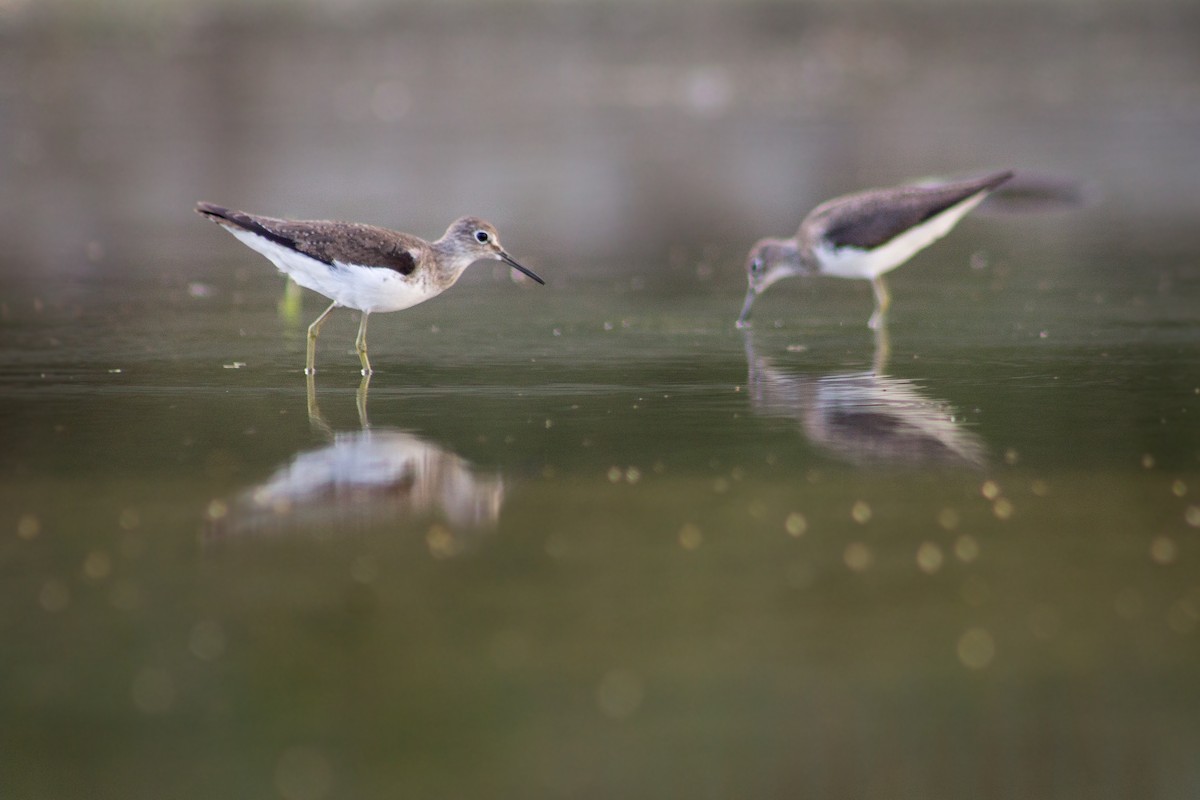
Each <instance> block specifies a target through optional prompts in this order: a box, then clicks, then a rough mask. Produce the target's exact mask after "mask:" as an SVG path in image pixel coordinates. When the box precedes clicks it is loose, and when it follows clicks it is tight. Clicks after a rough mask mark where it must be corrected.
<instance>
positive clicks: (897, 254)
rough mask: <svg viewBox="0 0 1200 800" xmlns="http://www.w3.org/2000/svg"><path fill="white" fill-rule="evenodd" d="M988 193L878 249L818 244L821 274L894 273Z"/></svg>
mask: <svg viewBox="0 0 1200 800" xmlns="http://www.w3.org/2000/svg"><path fill="white" fill-rule="evenodd" d="M986 196H987V192H980V193H979V194H974V195H971V196H970V197H968V198H967V199H966V200H964V201H962V202H961V203H959V204H958V205H956V206H951V207H950V208H948V209H946V210H945V211H943V212H942V213H940V214H938V215H936V216H933V217H930V218H929V219H927V220H925V221H924V222H922V223H921V224H920V225H915V226H913V227H911V228H909V229H908V230H906V231H905V232H904V233H902V234H900V235H899V236H895V237H893V238H892V239H891V240H890V241H888V242H886V243H884V244H882V245H880V246H879V247H876V248H875V249H874V250H863V249H861V248H858V247H828V246H820V247H816V248H814V252H815V254H816V256H817V260H818V261H819V262H820V264H821V274H822V275H830V276H832V277H835V278H858V279H871V278H876V277H878V276H880V275H882V274H884V273H885V272H890V271H891V270H894V269H895V268H896V267H898V266H900V265H901V264H903V263H904V262H905V261H908V260H909V259H910V258H912V257H913V256H915V255H916V254H917V253H919V252H920V251H922V250H924V249H925V248H926V247H928V246H929V245H931V244H933V243H934V242H936V241H937V240H938V239H941V238H942V237H943V236H945V235H946V234H947V233H949V232H950V231H951V230H953V228H954V226H955V225H957V224H958V221H959V220H960V219H962V218H963V216H964V215H965V214H966V213H967V212H968V211H970V210H971V209H973V208H974V207H975V206H977V205H979V203H980V202H981V201H982V200H983V198H984V197H986Z"/></svg>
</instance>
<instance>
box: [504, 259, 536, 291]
mask: <svg viewBox="0 0 1200 800" xmlns="http://www.w3.org/2000/svg"><path fill="white" fill-rule="evenodd" d="M500 260H501V261H503V262H504V263H505V264H508V265H509V266H510V267H512V268H513V269H515V270H517V271H518V272H522V273H524V274H526V275H528V276H529V277H531V278H533V279H534V280H535V281H537V282H538V283H540V284H541V285H542V286H545V285H546V282H545V281H544V280H542V279H541V278H539V277H538V276H537V275H535V274H534V272H533V270H530V269H525V267H522V266H521V265H520V264H518V263H517V262H516V260H515V259H514V258H513V257H512V256H510V255H509V254H508V253H503V252H502V253H500Z"/></svg>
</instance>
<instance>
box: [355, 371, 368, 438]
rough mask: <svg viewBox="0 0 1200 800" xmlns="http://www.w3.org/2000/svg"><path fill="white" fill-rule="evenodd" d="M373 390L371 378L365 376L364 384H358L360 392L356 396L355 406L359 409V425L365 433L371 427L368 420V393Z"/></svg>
mask: <svg viewBox="0 0 1200 800" xmlns="http://www.w3.org/2000/svg"><path fill="white" fill-rule="evenodd" d="M370 388H371V376H370V375H363V379H362V383H360V384H358V392H357V393H356V394H355V397H354V400H355V405H356V406H357V407H358V424H359V427H361V428H362V429H363V430H364V431H365V430H366V429H367V428H370V427H371V421H370V420H369V419H368V418H367V391H368V390H370Z"/></svg>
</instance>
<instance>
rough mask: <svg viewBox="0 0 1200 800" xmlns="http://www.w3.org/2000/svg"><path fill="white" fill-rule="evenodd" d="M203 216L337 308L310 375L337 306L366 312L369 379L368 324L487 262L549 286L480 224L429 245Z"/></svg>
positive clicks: (324, 227) (357, 231)
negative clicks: (379, 314)
mask: <svg viewBox="0 0 1200 800" xmlns="http://www.w3.org/2000/svg"><path fill="white" fill-rule="evenodd" d="M196 211H197V212H199V213H200V214H202V215H204V216H205V217H208V218H209V219H211V220H212V221H213V222H215V223H217V224H218V225H220V226H221V227H222V228H224V229H225V230H227V231H229V232H230V233H232V234H233V235H234V236H236V237H237V238H238V239H240V240H241V241H242V243H244V244H245V245H246V246H248V247H250V248H251V249H254V250H257V251H258V252H260V253H262V254H263V255H264V256H266V257H267V259H268V260H269V261H270V262H271V263H272V264H274V265H275V266H276V267H278V268H279V270H280V271H281V272H285V273H287V274H288V275H290V276H291V277H292V279H293V280H295V281H296V283H298V284H300V285H301V286H303V287H305V288H306V289H312V290H313V291H314V292H318V293H320V294H323V295H325V296H326V297H328V298H329V299H331V300H332V301H333V303H332V304H331V305H330V306H329V308H327V309H325V312H324V313H323V314H321V316H319V317H317V319H316V321H315V322H313V324H312V325H310V326H309V328H308V357H307V360H306V362H305V372H307V373H308V374H310V375H311V374H312V373H313V372H314V371H315V369H316V345H317V335H318V334H319V333H320V331H321V325H322V324H323V323H324V322H325V319H326V318H327V317H328V316H329V314H330V312H332V311H333V310H334V309H335V308H337V307H338V306H345V307H346V308H356V309H358V310H360V311H362V322H361V323H360V324H359V326H358V338H357V339H356V340H355V342H354V347H355V349H356V350H357V351H358V357H359V360H361V361H362V373H363V375H370V374H371V362H370V361H369V360H367V317H368V315H370V314H371V313H373V312H376V311H379V312H385V311H400V310H402V309H405V308H410V307H411V306H415V305H417V304H418V303H422V302H424V301H426V300H428V299H429V298H431V297H436V296H437V295H439V294H441V293H442V292H444V291H446V290H447V289H449V288H450V287H451V286H453V285H454V283H455V281H457V280H458V278H459V276H460V275H462V273H463V270H465V269H466V268H467V267H469V266H471V264H473V263H475V262H476V261H479V260H482V259H494V260H497V261H503V262H504V263H505V264H507V265H508V266H510V267H512V268H513V269H516V270H519V271H521V272H523V273H524V274H526V275H528V276H529V277H530V278H533V279H534V280H535V281H537V282H538V283H545V281H543V280H542V279H541V278H539V277H538V276H537V275H535V274H533V272H531V271H530V270H528V269H526V268H525V267H523V266H521V265H520V264H518V263H517V262H516V261H514V260H513V258H512V257H511V256H510V255H509V254H508V253H506V252H504V248H503V247H501V246H500V239H499V236H498V234H497V233H496V229H495V228H494V227H492V226H491V224H489V223H487V222H485V221H483V220H481V219H479V218H477V217H463V218H461V219H458V220H455V221H454V223H452V224H451V225H450V227H449V228H447V229H446V233H445V235H443V236H442V238H440V239H438V240H437V241H434V242H427V241H425V240H424V239H420V238H417V237H416V236H412V235H410V234H407V233H400V232H398V231H392V230H388V229H387V228H377V227H375V226H373V225H362V224H359V223H353V222H331V221H327V220H288V219H276V218H274V217H260V216H257V215H255V214H246V213H243V212H241V211H230V210H229V209H227V208H221V207H220V206H215V205H212V204H210V203H198V204H197V205H196Z"/></svg>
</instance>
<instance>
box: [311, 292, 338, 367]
mask: <svg viewBox="0 0 1200 800" xmlns="http://www.w3.org/2000/svg"><path fill="white" fill-rule="evenodd" d="M337 306H338V304H337V302H336V301H335V302H333V303H330V305H329V308H327V309H325V313H323V314H321V316H319V317H317V318H316V320H315V321H314V322H313V324H312V325H309V326H308V358H307V359H306V360H305V362H304V374H305V375H313V374H315V373H316V371H317V335H318V334H320V333H321V326H322V325H324V324H325V318H326V317H328V316H329V315H330V314H331V313H333V310H334V309H335V308H337Z"/></svg>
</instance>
